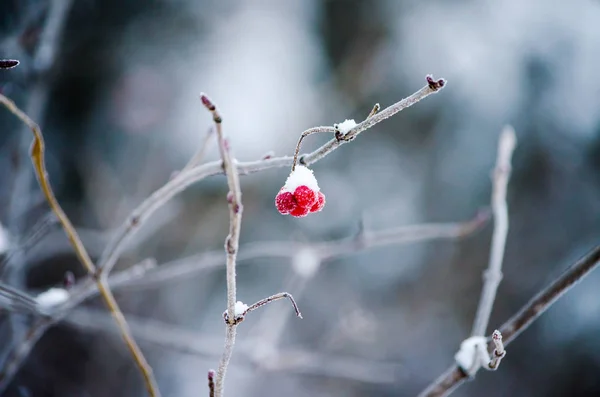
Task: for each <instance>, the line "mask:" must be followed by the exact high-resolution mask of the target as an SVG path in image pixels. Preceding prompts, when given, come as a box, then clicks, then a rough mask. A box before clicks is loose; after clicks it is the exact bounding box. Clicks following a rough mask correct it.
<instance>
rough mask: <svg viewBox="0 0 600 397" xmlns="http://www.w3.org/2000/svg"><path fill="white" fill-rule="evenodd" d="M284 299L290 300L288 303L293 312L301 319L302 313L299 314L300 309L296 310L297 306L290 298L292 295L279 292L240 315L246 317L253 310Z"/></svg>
mask: <svg viewBox="0 0 600 397" xmlns="http://www.w3.org/2000/svg"><path fill="white" fill-rule="evenodd" d="M285 298H288V299H289V300H290V303H291V304H292V306H294V311H295V312H296V316H298V317H300V318H302V313H300V309H298V305H297V304H296V301H295V300H294V297H293V296H292V294H289V293H287V292H280V293H278V294H275V295H271V296H269V297H268V298H264V299H261V300H259V301H258V302H256V303H254V304H252V305H250V306H248V308H247V309H246V310H244V313H242V317H244V316H246V314H248V313H250V312H251V311H253V310H256V309H258V308H259V307H261V306H264V305H268V304H269V303H271V302H274V301H277V300H279V299H285Z"/></svg>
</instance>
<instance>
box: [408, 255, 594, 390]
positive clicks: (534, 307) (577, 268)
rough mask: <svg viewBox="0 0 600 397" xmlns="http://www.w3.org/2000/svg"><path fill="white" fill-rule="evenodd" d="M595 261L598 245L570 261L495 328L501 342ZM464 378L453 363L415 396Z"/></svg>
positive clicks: (446, 387)
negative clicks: (547, 284) (563, 269)
mask: <svg viewBox="0 0 600 397" xmlns="http://www.w3.org/2000/svg"><path fill="white" fill-rule="evenodd" d="M598 265H600V245H598V246H596V247H595V248H594V249H593V250H592V251H590V252H589V253H588V254H587V255H585V256H584V257H583V258H581V259H580V260H579V261H577V262H576V263H574V264H573V265H571V266H570V267H569V268H568V269H567V270H566V271H565V272H564V273H563V274H561V275H560V276H559V277H558V278H557V279H556V280H555V281H554V282H552V284H550V285H549V286H547V287H546V288H544V289H543V290H542V291H540V292H539V293H538V294H537V295H536V296H534V297H533V298H532V299H531V300H530V301H529V302H527V303H526V304H525V305H524V306H523V307H522V308H521V310H519V312H517V314H515V315H514V316H512V317H511V318H510V319H509V320H508V321H506V322H505V323H504V324H503V325H502V326H501V327H500V328H499V331H500V332H501V333H502V335H503V342H504V346H508V345H509V344H510V343H511V342H512V341H513V340H514V339H515V338H516V337H517V336H519V335H520V334H521V332H523V331H524V330H526V329H527V328H528V327H529V326H530V325H531V323H533V322H534V321H535V320H537V319H538V318H539V317H540V316H541V315H542V314H543V313H544V312H545V311H546V310H548V309H549V308H550V306H552V305H553V304H554V303H555V302H556V301H557V300H558V299H560V298H561V297H562V296H563V295H564V294H565V293H567V292H568V291H569V290H570V289H571V288H573V286H574V285H575V284H577V283H578V282H579V281H581V280H582V279H583V278H584V277H586V276H587V275H588V274H589V273H590V272H591V271H592V270H594V269H595V268H596V267H597V266H598ZM467 379H468V376H467V374H466V373H464V372H463V371H462V370H461V369H460V368H458V366H456V365H453V366H451V367H450V368H448V369H447V370H446V371H445V372H444V373H443V374H442V375H440V376H439V377H438V378H437V379H436V380H435V381H434V382H433V383H432V384H430V385H429V386H428V387H427V388H426V389H425V390H424V391H423V392H421V394H419V397H443V396H447V395H449V394H450V393H451V392H452V391H454V390H455V389H456V388H457V387H458V386H460V385H461V384H462V383H463V382H464V381H465V380H467Z"/></svg>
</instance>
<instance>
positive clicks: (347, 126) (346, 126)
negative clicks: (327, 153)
mask: <svg viewBox="0 0 600 397" xmlns="http://www.w3.org/2000/svg"><path fill="white" fill-rule="evenodd" d="M336 126H337V129H338V130H339V131H340V132H341V133H342V134H347V133H348V131H350V130H351V129H352V128H354V127H356V122H355V121H354V119H350V120H348V119H346V120H344V121H343V122H341V123H339V124H336Z"/></svg>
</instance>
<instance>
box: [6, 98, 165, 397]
mask: <svg viewBox="0 0 600 397" xmlns="http://www.w3.org/2000/svg"><path fill="white" fill-rule="evenodd" d="M0 103H2V104H3V105H4V106H5V107H6V108H7V109H8V110H9V111H10V112H11V113H13V114H14V115H15V116H17V117H18V118H19V119H20V120H21V121H22V122H23V123H25V124H26V125H27V126H28V127H29V128H30V129H31V131H32V132H33V136H34V140H33V144H32V145H31V152H30V155H31V160H32V162H33V167H34V171H35V173H36V175H37V178H38V182H39V184H40V187H41V189H42V192H43V193H44V196H45V197H46V200H47V201H48V204H49V205H50V208H51V209H52V211H53V212H54V213H55V214H56V217H57V218H58V220H59V222H60V224H61V225H62V227H63V229H64V231H65V234H66V235H67V237H68V239H69V241H70V242H71V245H72V246H73V249H74V251H75V254H76V255H77V258H78V259H79V261H80V262H81V264H82V265H83V267H84V268H85V269H86V271H87V272H88V273H89V274H90V276H92V277H93V279H94V281H95V283H96V285H97V287H98V291H99V292H100V295H101V296H102V299H103V300H104V302H105V304H106V306H107V307H108V309H109V310H110V312H111V314H112V316H113V318H114V320H115V322H116V323H117V326H118V327H119V330H120V331H121V336H122V337H123V340H124V341H125V344H126V345H127V348H128V349H129V351H130V353H131V355H132V356H133V358H134V360H135V362H136V364H137V365H138V367H139V369H140V371H141V373H142V376H143V377H144V381H145V384H146V388H147V389H148V392H149V393H150V395H151V396H152V397H158V396H160V391H159V389H158V385H157V384H156V380H155V379H154V375H153V373H152V368H151V367H150V365H149V364H148V362H147V361H146V358H145V357H144V355H143V353H142V351H141V350H140V348H139V346H138V345H137V343H136V342H135V340H134V338H133V336H132V334H131V331H130V330H129V326H128V325H127V322H126V321H125V317H124V316H123V313H122V312H121V309H120V308H119V306H118V304H117V302H116V300H115V297H114V296H113V294H112V292H111V291H110V288H109V287H108V284H107V281H106V278H105V277H103V276H100V275H98V273H97V269H96V266H95V265H94V263H93V262H92V260H91V258H90V256H89V254H88V252H87V251H86V249H85V247H84V246H83V243H82V242H81V239H80V238H79V235H78V234H77V231H76V230H75V228H74V227H73V224H72V223H71V221H70V220H69V218H68V217H67V215H66V214H65V212H64V211H63V209H62V207H61V206H60V204H59V203H58V201H57V200H56V197H55V195H54V192H53V191H52V187H51V186H50V181H49V180H48V173H47V171H46V163H45V160H44V149H45V148H44V138H43V136H42V131H41V130H40V128H39V127H38V125H37V124H36V123H35V122H34V121H33V120H31V119H30V118H29V117H28V116H27V115H26V114H25V113H23V111H21V110H20V109H19V108H18V107H17V106H16V105H15V103H14V102H13V101H11V100H10V99H8V98H6V97H5V96H4V95H2V94H0Z"/></svg>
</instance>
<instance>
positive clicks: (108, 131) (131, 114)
mask: <svg viewBox="0 0 600 397" xmlns="http://www.w3.org/2000/svg"><path fill="white" fill-rule="evenodd" d="M598 21H600V3H599V2H598V1H595V0H594V1H591V0H574V1H571V2H554V1H552V2H548V1H542V0H533V1H528V2H522V1H517V0H506V1H502V2H496V1H489V0H488V1H481V0H480V1H475V0H461V1H459V0H456V1H432V2H419V1H410V0H377V1H375V0H347V1H342V0H336V1H334V0H332V1H316V0H305V1H274V0H272V1H252V2H237V1H229V0H226V1H206V0H196V1H192V0H170V1H168V0H146V1H139V0H119V1H117V0H105V1H102V2H100V1H94V0H80V1H68V0H55V1H49V0H3V1H2V2H0V57H4V58H17V59H20V61H21V65H20V66H19V67H17V68H15V69H13V70H9V71H0V89H1V90H2V92H3V93H4V94H5V95H8V96H10V97H11V98H13V99H14V100H15V101H16V102H17V103H18V104H19V105H20V106H21V107H23V108H24V109H25V110H27V111H28V112H29V114H30V116H31V117H32V118H34V119H35V120H36V121H37V122H39V123H40V125H41V126H42V128H43V130H44V133H45V137H46V141H47V162H48V167H49V173H50V178H51V180H52V183H53V186H54V189H55V191H56V194H57V196H58V198H59V200H60V202H61V203H62V205H63V207H64V208H65V210H66V212H67V213H68V214H69V216H70V217H71V219H72V220H73V222H74V223H75V225H76V226H77V227H78V229H79V230H80V231H81V234H82V238H83V239H84V242H85V243H86V245H87V247H88V248H89V251H90V253H91V254H92V255H93V256H94V257H96V256H97V255H99V253H100V252H101V250H102V249H103V247H104V245H105V244H106V242H107V241H108V239H109V238H110V236H111V233H112V231H114V229H115V228H116V227H117V226H118V225H119V224H120V223H121V222H122V221H123V220H124V219H125V217H126V216H127V214H128V213H129V212H130V211H131V210H132V209H133V208H134V207H135V206H136V205H137V204H139V203H140V202H141V201H142V200H143V199H144V198H145V197H146V196H148V195H149V194H150V193H151V192H152V191H154V190H156V189H157V188H159V187H160V186H162V185H163V184H164V183H165V182H166V181H167V180H168V178H169V177H170V175H171V174H172V172H174V171H176V170H179V169H181V168H182V167H183V166H184V165H185V163H186V162H187V160H188V159H189V158H190V157H191V156H192V154H193V153H194V151H195V150H196V149H197V148H198V147H199V146H200V145H201V143H202V141H203V139H204V136H205V134H206V133H207V131H208V130H209V127H210V125H211V120H210V115H209V114H208V112H206V111H205V110H204V109H202V108H201V105H200V103H199V100H198V94H199V93H200V92H202V91H204V92H207V93H209V95H210V96H211V97H212V98H213V99H214V100H215V101H216V102H217V103H218V105H219V106H220V109H221V112H222V115H223V118H224V128H225V131H226V134H227V135H228V136H229V137H230V140H231V146H232V148H233V151H234V153H235V155H236V156H237V158H238V159H240V160H243V161H248V160H254V159H258V158H260V157H262V156H263V155H265V153H267V152H269V151H274V152H275V154H276V155H285V154H291V153H292V152H293V148H294V145H295V142H296V140H297V138H298V136H299V134H300V132H301V131H303V130H304V129H306V128H309V127H311V126H314V125H331V124H333V123H335V122H340V121H343V120H344V119H346V118H354V119H356V120H357V121H359V120H361V119H363V118H364V117H365V116H366V115H367V114H368V112H369V111H370V109H371V107H372V106H373V104H374V103H376V102H379V103H381V104H382V106H384V107H385V106H388V105H389V104H391V103H393V102H396V101H397V100H399V99H401V98H402V97H405V96H408V95H409V94H411V93H412V92H414V91H416V90H417V89H419V88H420V87H422V86H423V85H424V82H425V81H424V76H425V75H426V74H428V73H433V74H434V75H435V76H436V77H445V78H447V79H448V86H447V88H445V89H444V90H443V91H442V92H441V93H439V94H437V95H434V96H432V97H429V98H427V99H426V100H424V101H423V102H421V103H419V104H417V105H416V106H414V107H411V108H409V109H407V110H405V111H403V112H402V113H400V114H399V115H397V116H395V117H393V118H392V119H389V120H387V121H385V122H383V123H381V124H379V125H377V126H376V127H375V128H373V129H372V130H369V131H367V132H366V133H364V134H363V135H361V136H360V137H359V138H358V139H357V140H356V141H355V142H353V143H351V144H349V145H345V146H343V147H342V148H340V149H339V150H337V151H335V152H334V153H333V154H331V155H330V156H328V157H327V158H326V159H324V160H323V161H321V162H319V163H317V164H315V165H314V166H313V169H314V171H315V174H316V176H317V178H318V179H319V184H320V186H321V189H322V190H323V191H324V192H325V194H326V195H327V199H328V203H327V205H326V207H325V209H324V210H323V211H322V212H321V213H319V214H317V215H313V216H309V217H307V218H304V219H295V218H291V217H287V216H286V217H284V216H281V215H280V214H278V213H277V211H276V210H275V208H274V205H273V198H274V196H275V194H276V193H277V191H278V190H279V188H280V187H281V185H282V184H283V182H284V180H285V178H286V176H287V173H288V170H287V169H271V170H267V171H264V172H261V173H258V174H253V175H249V176H244V177H242V188H243V201H244V219H243V227H242V237H241V244H242V246H241V250H240V255H241V256H242V259H244V255H245V253H244V249H245V248H244V247H249V244H252V243H256V242H262V243H265V245H266V246H267V247H271V248H272V249H273V250H274V251H277V250H278V249H279V248H280V247H279V246H280V245H281V243H278V242H284V241H285V242H297V243H301V244H307V246H308V247H310V243H318V242H323V241H330V240H338V239H343V238H347V237H352V236H353V235H356V233H357V232H358V231H359V230H360V228H361V227H362V228H364V230H367V231H377V230H383V229H386V228H391V227H397V226H401V225H409V224H416V223H422V222H454V221H462V220H467V219H470V218H471V217H472V216H473V215H474V214H475V213H476V212H477V211H478V210H479V209H480V208H482V207H486V206H488V205H489V200H490V192H491V184H490V171H491V169H492V167H493V164H494V161H495V154H496V144H497V139H498V136H499V133H500V131H501V129H502V127H503V125H505V124H507V123H510V124H512V125H513V126H514V128H515V130H516V131H517V135H518V147H517V150H516V152H515V155H514V161H513V175H512V179H511V182H510V185H509V193H508V203H509V210H510V221H511V228H510V232H509V236H508V242H507V247H506V258H505V265H504V279H503V282H502V284H501V285H500V289H499V293H498V298H497V300H496V304H495V308H494V312H493V315H492V320H491V323H490V328H489V330H492V329H493V327H495V326H498V325H500V324H501V323H502V322H504V321H505V320H506V319H507V318H508V317H509V316H510V315H511V314H513V313H514V312H515V311H516V310H517V309H518V308H519V307H520V306H521V305H522V304H524V303H525V302H526V301H527V300H528V299H529V298H530V297H531V296H533V295H534V294H535V293H536V292H537V291H538V290H539V289H541V288H542V287H544V286H545V285H547V284H548V283H549V282H550V281H551V280H552V279H553V278H555V277H556V276H557V275H559V274H560V273H561V271H562V270H563V269H565V268H566V267H567V266H568V265H569V264H570V263H571V262H573V261H574V260H575V259H577V258H578V257H579V256H580V255H582V254H583V253H585V252H586V251H587V250H589V249H590V248H591V247H592V246H593V245H594V244H595V243H597V241H598V239H599V238H600V177H599V175H600V160H599V159H600V110H599V109H600V79H599V78H598V74H597V72H598V70H599V68H600V27H599V25H598ZM49 24H50V25H51V24H55V25H56V26H55V27H52V26H50V27H49V26H48V25H49ZM52 35H57V36H56V37H55V39H54V38H53V36H52ZM0 128H1V133H0V164H1V165H0V220H1V222H2V225H3V233H4V234H3V236H4V237H3V241H4V242H5V243H6V244H4V247H3V251H4V256H5V257H6V256H8V255H9V254H10V253H11V252H13V251H15V250H16V249H17V248H18V247H19V246H20V244H24V242H26V241H31V236H32V235H34V237H35V236H36V235H35V233H36V232H38V235H37V237H35V238H34V241H35V244H31V246H30V247H28V249H26V250H21V251H19V252H18V254H15V255H13V256H12V257H11V260H10V261H9V263H10V265H7V263H6V261H5V263H4V267H5V268H4V269H3V272H2V274H3V278H4V281H6V282H9V283H11V284H12V285H14V286H16V287H19V288H22V289H24V290H26V291H28V292H29V293H31V294H36V293H39V292H41V291H43V290H44V289H47V288H49V287H51V286H54V285H57V284H60V283H61V280H62V279H63V276H64V274H65V272H66V271H67V270H70V271H72V272H74V273H75V275H76V276H77V277H78V278H81V277H83V276H84V273H83V271H82V269H81V267H80V265H79V264H78V262H77V260H76V258H75V257H74V255H73V254H72V251H71V250H70V248H69V246H68V243H67V240H66V238H65V237H64V235H63V233H62V231H61V229H60V227H59V226H58V225H57V224H56V223H52V222H50V223H48V219H49V218H48V213H49V210H48V208H47V206H46V204H45V202H44V200H43V197H42V195H41V193H40V191H39V188H38V187H37V185H36V183H35V180H34V178H33V174H32V173H31V171H30V161H29V159H28V158H27V149H28V146H29V144H30V142H31V137H30V133H29V132H28V131H27V130H26V129H24V128H23V127H22V126H21V125H20V124H19V122H18V121H17V120H16V119H15V118H14V116H12V115H10V114H9V113H8V112H6V111H0ZM329 138H330V137H326V136H315V137H311V138H309V139H308V140H307V142H306V145H305V147H304V149H305V150H312V149H314V148H316V147H317V146H318V145H320V144H322V143H323V142H325V141H326V140H327V139H329ZM217 158H218V152H217V149H216V145H215V143H214V141H212V143H211V144H209V146H208V150H207V155H206V158H205V159H206V160H215V159H217ZM226 193H227V188H226V181H225V179H224V177H222V176H218V177H212V178H209V179H206V180H204V181H202V182H201V183H199V184H197V185H194V186H193V187H192V188H190V189H188V190H187V191H186V192H184V193H183V194H180V195H179V196H177V197H176V198H175V199H174V200H172V201H171V202H170V203H169V204H168V205H167V206H166V207H164V208H163V209H161V210H160V211H159V212H158V213H157V214H156V215H155V216H154V217H153V218H152V220H151V221H150V222H149V223H148V224H147V225H146V227H145V231H144V232H142V233H141V234H140V237H139V238H138V239H137V240H136V243H135V244H132V245H131V246H130V248H129V249H128V250H127V252H126V253H125V254H124V256H123V258H122V260H121V262H120V263H119V268H120V269H123V268H126V267H127V266H130V265H132V264H135V263H137V262H139V261H141V260H143V259H145V258H154V259H155V260H156V262H157V263H158V264H159V265H163V264H168V263H170V262H172V261H175V260H182V261H187V263H188V264H189V265H190V266H192V267H194V266H196V271H194V272H191V273H188V274H186V275H185V276H184V277H179V278H174V279H171V280H169V281H165V282H159V283H147V284H144V283H140V284H138V285H132V286H130V287H128V288H122V289H119V290H117V291H116V295H117V298H118V301H119V303H120V304H121V305H122V309H123V311H124V312H125V314H126V316H127V317H128V318H129V319H130V321H131V323H132V327H133V329H134V333H135V334H136V335H137V338H138V341H139V343H140V345H141V347H142V349H143V350H144V352H145V353H146V355H147V358H148V359H149V361H150V363H151V365H152V366H153V368H154V370H155V373H156V376H157V379H158V381H159V383H160V385H161V388H162V391H163V395H165V396H182V397H187V396H199V395H208V392H207V387H206V372H207V370H208V369H209V368H215V367H216V366H217V363H218V360H219V357H220V354H221V350H222V344H223V338H224V326H223V322H222V318H221V313H222V311H223V310H224V309H225V301H226V289H225V272H224V266H222V265H223V263H222V261H221V260H220V259H218V260H217V262H218V263H217V264H218V265H219V266H204V265H205V264H206V261H207V259H206V258H207V256H206V255H205V256H202V255H201V256H198V254H202V253H203V252H212V253H213V254H214V255H213V257H217V258H218V256H215V255H220V252H221V251H220V250H222V247H223V241H224V238H225V236H226V234H227V229H228V213H227V205H226V201H225V195H226ZM48 224H49V225H50V226H47V225H48ZM40 225H46V226H45V227H40ZM40 230H42V231H43V232H39V231H40ZM491 231H492V225H491V224H488V225H486V227H484V228H483V229H482V230H481V231H479V232H477V233H476V234H475V235H473V236H470V237H468V238H466V239H463V240H461V241H449V240H446V241H436V242H427V243H419V244H412V245H392V246H386V247H381V248H376V249H372V250H368V251H364V252H361V253H358V254H350V255H343V256H341V257H336V258H334V259H332V260H329V261H327V262H323V263H322V264H321V266H320V267H315V268H313V269H312V270H313V271H314V272H312V273H311V272H310V271H308V272H307V271H306V269H307V263H309V265H308V267H309V268H310V261H311V260H312V259H311V258H312V257H311V251H310V248H309V249H308V251H298V252H297V253H292V254H290V255H288V257H286V255H285V254H282V255H279V256H278V257H273V256H269V257H254V258H251V259H248V260H242V261H241V262H240V265H239V269H238V297H239V299H241V300H243V301H244V302H246V303H251V302H253V301H256V300H258V299H260V298H262V297H265V296H267V295H270V294H272V293H275V292H278V291H281V290H288V291H289V292H290V293H292V294H294V295H295V297H296V299H297V301H298V304H299V305H300V307H301V309H302V311H303V314H304V317H305V318H304V320H302V321H300V320H297V319H295V318H293V316H292V313H291V309H290V307H289V306H288V305H287V303H285V304H284V303H283V302H278V303H275V304H274V305H272V306H270V307H268V308H266V309H264V310H262V311H259V312H256V313H253V315H252V316H251V317H249V318H248V319H247V320H246V321H245V322H244V323H243V324H242V325H241V326H240V328H239V335H238V342H237V346H236V349H235V353H234V358H233V361H232V363H231V366H230V370H229V374H228V377H227V381H226V392H227V394H228V395H229V396H242V397H246V396H248V397H252V396H281V395H287V396H290V397H301V396H348V397H350V396H412V395H416V394H417V393H418V392H419V391H420V390H421V389H422V388H424V387H425V386H426V385H427V384H428V383H429V382H430V381H432V380H433V379H434V378H435V377H436V376H437V375H438V374H439V373H440V372H441V371H443V370H444V369H445V368H446V367H447V366H448V365H450V364H451V363H452V357H453V354H454V352H455V351H456V349H457V347H458V345H459V344H460V342H461V340H462V339H464V338H465V337H466V336H467V335H468V334H469V332H470V329H471V322H472V320H473V316H474V313H475V309H476V305H477V301H478V299H479V292H480V289H481V286H482V281H481V275H482V271H483V270H484V268H485V266H486V264H487V258H488V253H489V246H490V237H491ZM270 241H273V243H272V244H269V243H268V242H270ZM17 251H18V250H17ZM247 256H252V255H247ZM223 258H224V255H223ZM299 264H300V267H298V265H299ZM7 267H9V268H8V269H7ZM298 269H300V270H298ZM599 283H600V274H599V273H595V274H592V275H590V276H589V277H588V278H587V279H586V280H585V281H584V282H582V283H581V284H580V285H578V286H577V287H576V288H575V289H574V290H573V291H571V292H570V293H569V294H568V295H567V296H565V297H564V298H563V299H562V300H561V301H559V302H558V303H557V304H556V305H555V306H554V307H553V308H551V310H550V311H549V312H548V313H546V314H545V315H544V316H543V317H542V318H540V320H539V321H537V322H536V323H535V324H534V325H533V326H532V327H531V328H530V329H528V330H527V331H526V332H525V333H524V334H523V335H522V336H520V337H519V338H518V339H517V340H516V341H515V342H514V343H513V344H512V345H511V346H510V348H509V349H508V356H507V358H506V359H505V360H504V361H503V362H502V365H501V367H500V369H499V371H497V372H495V373H483V372H480V373H479V374H478V376H477V379H476V380H475V381H473V382H469V383H468V384H466V385H465V386H463V387H462V388H460V389H459V390H458V391H457V392H456V393H455V394H454V395H456V396H481V395H486V396H490V397H492V396H509V395H510V396H597V395H600V376H599V375H598V374H600V355H599V354H598V352H599V351H600V338H599V337H598V336H599V329H600V287H599ZM17 316H20V317H19V318H20V319H19V322H20V323H21V325H22V327H23V329H24V327H25V326H26V325H27V324H28V322H29V321H30V320H31V319H29V318H28V317H27V316H25V315H17ZM8 319H9V314H8V313H6V312H3V313H0V322H1V326H0V333H1V334H0V336H1V339H0V364H2V363H3V362H4V360H5V359H6V354H7V353H8V351H9V348H10V347H11V346H13V345H14V344H15V343H18V341H19V340H20V339H21V338H22V336H23V335H19V334H18V332H15V330H18V329H19V327H9V326H8V325H7V324H8ZM4 395H5V396H7V397H42V396H48V397H49V396H57V397H71V396H73V397H76V396H77V397H79V396H128V397H129V396H143V395H145V391H144V388H143V383H142V382H141V378H140V376H139V374H138V372H137V369H136V367H135V366H134V364H133V362H132V360H131V357H130V356H129V355H128V353H127V351H126V349H125V347H124V345H123V343H122V341H121V339H120V337H119V335H118V334H117V333H115V328H114V325H113V324H112V322H111V321H110V318H109V317H107V315H106V311H105V310H104V308H103V305H102V303H101V302H99V301H98V300H97V299H92V300H91V301H89V302H88V303H86V305H84V306H83V307H82V308H80V309H79V310H77V311H76V312H75V313H73V314H72V315H71V316H69V317H68V318H67V320H65V321H64V322H62V323H61V324H60V325H57V326H55V327H53V328H52V329H50V330H49V331H48V332H47V333H46V335H45V336H44V337H43V338H42V339H41V340H40V342H39V343H38V344H37V346H36V347H35V349H34V350H33V352H32V354H31V355H30V357H29V359H28V360H27V362H26V363H25V365H24V366H23V367H22V369H21V370H20V371H19V373H18V375H17V376H16V377H15V379H14V380H13V382H12V383H11V385H10V387H9V388H8V389H7V390H6V391H5V393H4Z"/></svg>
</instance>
